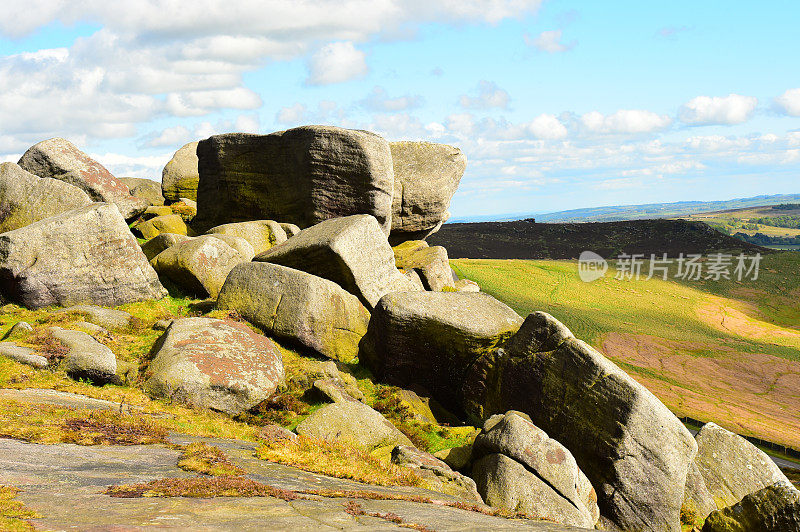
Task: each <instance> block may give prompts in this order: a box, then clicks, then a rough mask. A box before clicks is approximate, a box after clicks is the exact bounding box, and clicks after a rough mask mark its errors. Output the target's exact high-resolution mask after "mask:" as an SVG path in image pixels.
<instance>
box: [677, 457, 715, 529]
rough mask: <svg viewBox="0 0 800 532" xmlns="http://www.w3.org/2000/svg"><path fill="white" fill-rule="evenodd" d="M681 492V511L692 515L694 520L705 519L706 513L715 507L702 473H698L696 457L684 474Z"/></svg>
mask: <svg viewBox="0 0 800 532" xmlns="http://www.w3.org/2000/svg"><path fill="white" fill-rule="evenodd" d="M683 493H684V495H683V506H682V507H681V512H682V513H685V514H686V515H689V516H694V518H695V520H698V519H705V518H706V517H708V514H710V513H711V512H713V511H714V510H716V509H717V504H716V503H715V502H714V498H713V497H712V496H711V493H709V491H708V488H707V487H706V482H705V480H703V475H702V474H700V469H699V468H698V467H697V458H696V457H695V459H694V461H693V462H692V465H691V466H690V467H689V472H688V473H687V475H686V487H685V488H684V492H683Z"/></svg>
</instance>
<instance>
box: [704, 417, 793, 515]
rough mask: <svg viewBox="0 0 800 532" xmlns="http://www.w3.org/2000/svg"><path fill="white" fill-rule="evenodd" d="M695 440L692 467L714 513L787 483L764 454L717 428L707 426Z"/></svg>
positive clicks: (715, 426) (781, 473) (726, 431)
mask: <svg viewBox="0 0 800 532" xmlns="http://www.w3.org/2000/svg"><path fill="white" fill-rule="evenodd" d="M695 439H696V440H697V458H695V463H696V464H697V468H698V470H699V471H700V475H701V476H702V478H703V482H704V484H705V487H706V489H707V490H708V493H709V494H710V495H711V498H712V499H713V501H714V503H715V504H716V509H720V508H725V507H726V506H730V505H732V504H735V503H737V502H739V501H740V500H742V498H743V497H744V496H745V495H749V494H750V493H754V492H756V491H758V490H760V489H762V488H766V487H767V486H771V485H772V484H774V483H776V482H789V480H788V479H787V478H786V475H784V474H783V472H782V471H781V470H780V468H778V466H777V465H776V464H775V462H773V461H772V459H770V457H769V456H767V454H766V453H764V452H763V451H761V450H760V449H759V448H758V447H756V446H755V445H753V444H752V443H750V442H749V441H747V440H745V439H744V438H742V437H741V436H739V435H738V434H734V433H733V432H731V431H729V430H725V429H723V428H722V427H720V426H719V425H716V424H714V423H706V424H705V425H703V427H702V428H701V429H700V432H698V433H697V436H696V437H695ZM700 517H705V516H700Z"/></svg>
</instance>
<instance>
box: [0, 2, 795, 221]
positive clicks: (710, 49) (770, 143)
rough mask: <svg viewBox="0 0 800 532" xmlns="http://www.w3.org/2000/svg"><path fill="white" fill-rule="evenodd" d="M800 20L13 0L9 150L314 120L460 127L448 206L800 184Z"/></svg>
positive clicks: (1, 48)
mask: <svg viewBox="0 0 800 532" xmlns="http://www.w3.org/2000/svg"><path fill="white" fill-rule="evenodd" d="M73 4H74V5H73ZM798 20H800V5H798V4H797V3H795V2H761V3H759V4H757V5H756V4H753V3H751V2H740V1H734V2H731V1H727V2H722V1H707V2H680V1H674V2H662V3H655V2H641V1H637V2H634V1H615V2H589V1H584V2H578V1H567V0H545V1H538V0H460V1H459V0H426V1H422V0H407V1H402V2H401V1H397V0H369V1H367V0H340V1H337V2H333V1H328V0H318V1H314V2H298V1H288V0H258V1H255V0H245V1H243V0H228V1H226V2H219V1H212V0H196V1H194V2H191V3H186V2H184V3H179V2H156V1H135V0H132V1H131V2H127V3H124V5H119V6H115V5H110V4H109V3H108V2H103V1H99V0H85V1H83V2H73V3H65V2H62V1H60V0H59V1H56V0H28V1H25V2H18V1H17V0H11V3H10V5H4V17H3V19H2V21H0V94H2V95H3V96H2V98H0V160H10V161H16V159H17V158H18V157H19V155H20V154H21V153H22V152H24V151H25V149H27V148H28V147H29V146H30V145H32V144H34V143H36V142H38V141H39V140H43V139H45V138H49V137H53V136H63V137H66V138H69V139H70V140H72V141H73V142H75V143H76V144H77V145H78V146H79V147H81V148H83V149H84V150H85V151H87V152H89V153H90V154H92V155H93V156H95V157H96V158H97V159H98V160H99V161H100V162H102V163H103V164H105V165H106V166H107V167H109V169H111V170H112V172H114V173H115V174H117V175H119V176H124V175H136V176H140V177H149V178H152V179H159V177H160V172H161V168H162V167H163V165H164V164H165V163H166V161H167V160H169V158H170V157H171V155H172V153H173V152H174V151H175V150H176V149H177V148H179V147H180V146H181V145H182V144H184V143H185V142H189V141H191V140H197V139H200V138H205V137H207V136H209V135H212V134H215V133H223V132H229V131H248V132H261V133H269V132H272V131H276V130H280V129H286V128H288V127H292V126H296V125H301V124H306V123H324V124H333V125H340V126H343V127H352V128H362V129H370V130H373V131H376V132H379V133H381V134H383V135H384V136H386V137H387V138H388V139H390V140H399V139H419V140H430V141H433V142H444V143H448V144H454V145H457V146H459V147H460V148H461V149H462V150H463V151H464V152H465V153H466V155H467V157H468V160H469V164H468V168H467V172H466V174H465V175H464V178H463V180H462V184H461V187H460V189H459V191H458V192H457V193H456V196H455V197H454V199H453V204H452V206H451V212H452V213H453V215H454V216H457V217H465V216H470V215H491V214H497V215H501V214H507V213H521V212H548V211H554V210H564V209H573V208H582V207H593V206H601V205H610V204H626V203H648V202H660V201H680V200H693V199H697V200H715V199H728V198H733V197H742V196H752V195H757V194H778V193H800V186H798V185H799V184H800V179H798V177H800V68H798V66H800V65H799V64H798V59H797V56H798V50H800V36H798V35H800V34H798V32H797V30H796V26H797V21H798Z"/></svg>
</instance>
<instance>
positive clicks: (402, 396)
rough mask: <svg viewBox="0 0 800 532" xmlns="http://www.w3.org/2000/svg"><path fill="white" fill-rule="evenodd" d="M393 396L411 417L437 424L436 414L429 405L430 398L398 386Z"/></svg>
mask: <svg viewBox="0 0 800 532" xmlns="http://www.w3.org/2000/svg"><path fill="white" fill-rule="evenodd" d="M395 396H396V397H397V399H398V400H399V401H400V406H401V408H402V407H405V408H406V409H407V411H408V413H409V415H410V416H411V419H415V420H417V421H422V422H423V423H432V424H439V421H438V420H437V419H436V416H435V415H434V414H433V411H432V410H431V407H430V398H428V397H426V398H424V399H423V398H422V397H420V396H419V395H417V393H416V392H414V391H411V390H405V389H403V388H400V389H398V390H397V392H396V394H395Z"/></svg>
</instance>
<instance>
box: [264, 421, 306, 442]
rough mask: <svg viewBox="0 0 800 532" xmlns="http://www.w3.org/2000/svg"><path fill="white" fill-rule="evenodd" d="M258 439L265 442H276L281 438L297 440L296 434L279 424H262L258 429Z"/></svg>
mask: <svg viewBox="0 0 800 532" xmlns="http://www.w3.org/2000/svg"><path fill="white" fill-rule="evenodd" d="M258 439H259V440H264V441H267V442H276V441H282V440H289V441H292V442H294V441H297V434H295V433H294V432H292V431H290V430H289V429H285V428H283V427H281V426H280V425H274V424H273V425H264V426H263V427H261V428H260V429H259V431H258Z"/></svg>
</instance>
